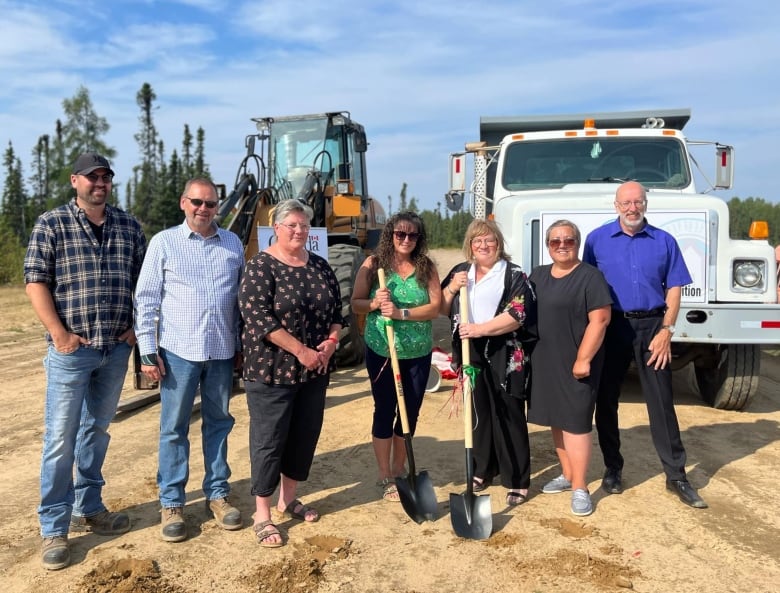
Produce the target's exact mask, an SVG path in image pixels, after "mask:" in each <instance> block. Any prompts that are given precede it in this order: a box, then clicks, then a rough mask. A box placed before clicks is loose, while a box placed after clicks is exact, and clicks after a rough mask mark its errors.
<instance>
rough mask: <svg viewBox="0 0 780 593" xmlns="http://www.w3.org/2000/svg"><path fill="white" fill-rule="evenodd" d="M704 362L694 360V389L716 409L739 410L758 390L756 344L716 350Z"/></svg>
mask: <svg viewBox="0 0 780 593" xmlns="http://www.w3.org/2000/svg"><path fill="white" fill-rule="evenodd" d="M716 348H717V350H716V355H715V356H714V357H712V358H711V359H708V362H703V361H698V360H697V361H694V373H695V376H696V386H697V387H698V389H699V393H700V394H701V397H702V399H703V400H704V401H705V402H706V403H708V404H709V405H711V406H712V407H713V408H718V409H720V410H742V409H744V408H745V407H746V406H747V405H748V404H749V403H750V400H751V399H752V398H753V396H754V395H755V394H756V391H758V377H759V375H760V373H761V349H760V348H759V346H758V345H757V344H729V345H721V346H717V347H716Z"/></svg>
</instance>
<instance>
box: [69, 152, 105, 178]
mask: <svg viewBox="0 0 780 593" xmlns="http://www.w3.org/2000/svg"><path fill="white" fill-rule="evenodd" d="M95 169H108V172H109V173H111V175H113V174H114V171H113V170H112V169H111V165H110V164H109V162H108V159H106V157H104V156H100V155H99V154H97V153H95V152H85V153H84V154H82V155H79V158H77V159H76V162H75V163H73V174H74V175H89V174H90V173H92V171H94V170H95Z"/></svg>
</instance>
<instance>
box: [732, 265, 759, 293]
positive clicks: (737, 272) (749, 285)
mask: <svg viewBox="0 0 780 593" xmlns="http://www.w3.org/2000/svg"><path fill="white" fill-rule="evenodd" d="M732 278H733V281H732V286H733V288H735V289H737V290H749V291H751V292H752V291H763V290H764V281H765V278H766V262H763V261H761V260H736V261H734V267H733V275H732Z"/></svg>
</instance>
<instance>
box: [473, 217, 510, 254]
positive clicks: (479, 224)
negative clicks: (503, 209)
mask: <svg viewBox="0 0 780 593" xmlns="http://www.w3.org/2000/svg"><path fill="white" fill-rule="evenodd" d="M484 235H493V236H494V237H495V238H496V257H497V258H498V259H503V260H506V261H511V260H512V258H511V257H509V255H508V254H507V253H506V251H504V235H503V234H502V233H501V229H500V228H498V224H497V223H496V222H495V221H494V220H479V219H476V220H472V221H471V224H470V225H469V226H468V228H467V229H466V236H465V237H464V238H463V255H464V257H465V258H466V261H472V260H473V259H474V254H473V253H472V251H471V242H472V241H473V240H474V239H476V238H477V237H482V236H484Z"/></svg>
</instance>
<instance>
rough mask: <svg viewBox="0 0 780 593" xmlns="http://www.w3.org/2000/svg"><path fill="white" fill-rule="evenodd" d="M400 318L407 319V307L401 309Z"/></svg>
mask: <svg viewBox="0 0 780 593" xmlns="http://www.w3.org/2000/svg"><path fill="white" fill-rule="evenodd" d="M401 319H409V309H401Z"/></svg>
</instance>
